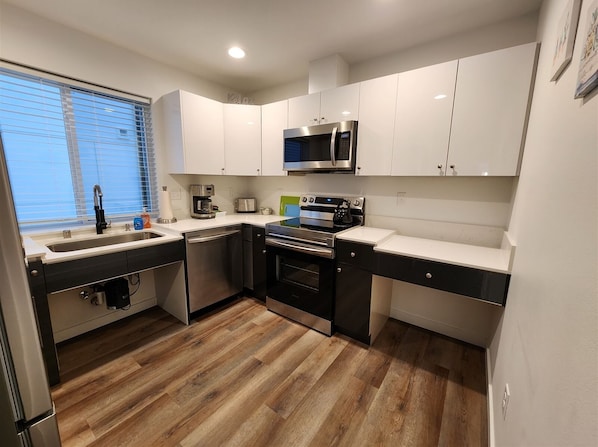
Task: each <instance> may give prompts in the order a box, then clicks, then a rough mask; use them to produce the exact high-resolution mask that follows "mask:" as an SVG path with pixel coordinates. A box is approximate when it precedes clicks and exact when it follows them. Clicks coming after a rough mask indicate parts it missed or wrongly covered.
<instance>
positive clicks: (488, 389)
mask: <svg viewBox="0 0 598 447" xmlns="http://www.w3.org/2000/svg"><path fill="white" fill-rule="evenodd" d="M490 373H491V364H490V349H489V348H486V393H487V395H486V401H487V402H488V446H489V447H494V445H495V443H494V398H493V394H492V380H490Z"/></svg>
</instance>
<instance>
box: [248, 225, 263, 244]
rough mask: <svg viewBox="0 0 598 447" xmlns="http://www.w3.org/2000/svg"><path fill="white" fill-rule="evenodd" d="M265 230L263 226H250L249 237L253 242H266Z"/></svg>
mask: <svg viewBox="0 0 598 447" xmlns="http://www.w3.org/2000/svg"><path fill="white" fill-rule="evenodd" d="M265 231H266V230H265V228H261V227H251V237H252V240H253V243H254V244H260V245H264V244H265V243H266V239H265V237H264V234H265Z"/></svg>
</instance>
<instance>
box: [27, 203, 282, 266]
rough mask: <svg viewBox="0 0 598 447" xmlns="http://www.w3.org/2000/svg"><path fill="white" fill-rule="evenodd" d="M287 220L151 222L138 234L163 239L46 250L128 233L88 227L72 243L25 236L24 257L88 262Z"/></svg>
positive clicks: (234, 217) (240, 217)
mask: <svg viewBox="0 0 598 447" xmlns="http://www.w3.org/2000/svg"><path fill="white" fill-rule="evenodd" d="M284 218H285V217H284V216H278V215H274V214H269V215H262V214H253V213H251V214H230V215H225V216H222V217H217V218H214V219H182V220H179V221H178V222H176V223H173V224H157V223H154V222H152V227H151V228H149V229H146V230H138V231H152V232H154V233H158V234H161V235H162V236H161V237H157V238H152V239H144V240H140V241H134V242H125V243H120V244H113V245H106V246H103V247H94V248H87V249H83V250H75V251H70V252H63V253H55V252H53V251H51V250H50V249H49V248H48V247H47V245H51V244H55V243H60V242H72V241H76V240H81V239H92V238H93V239H95V238H102V237H109V236H114V235H118V234H122V233H125V232H126V231H125V229H124V224H116V225H114V226H113V227H112V228H108V229H106V230H104V233H103V234H102V235H97V234H96V233H95V227H93V226H87V227H83V228H80V229H71V234H72V237H71V238H69V239H66V238H64V237H63V235H62V231H49V232H43V233H38V234H36V233H31V234H25V235H23V248H24V249H25V257H26V258H27V259H28V260H31V259H35V258H41V259H42V262H44V263H45V264H52V263H55V262H63V261H72V260H76V259H82V258H88V257H91V256H99V255H104V254H108V253H116V252H119V251H125V250H132V249H136V248H141V247H149V246H152V245H160V244H166V243H168V242H172V241H177V240H181V239H183V234H184V233H187V232H191V231H196V230H202V229H208V228H217V227H222V226H227V225H238V224H243V223H246V224H250V225H255V226H259V227H264V226H265V225H266V224H267V223H268V222H275V221H278V220H281V219H284ZM131 231H135V230H131Z"/></svg>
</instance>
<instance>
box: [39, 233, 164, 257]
mask: <svg viewBox="0 0 598 447" xmlns="http://www.w3.org/2000/svg"><path fill="white" fill-rule="evenodd" d="M156 237H162V235H161V234H158V233H154V232H152V231H143V232H135V233H124V234H115V235H112V236H110V235H108V236H99V237H96V238H93V239H79V240H74V241H68V242H56V243H54V244H48V245H46V247H48V249H50V251H53V252H55V253H64V252H66V251H76V250H84V249H86V248H97V247H105V246H106V245H115V244H124V243H126V242H135V241H143V240H147V239H154V238H156Z"/></svg>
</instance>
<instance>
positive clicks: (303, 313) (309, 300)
mask: <svg viewBox="0 0 598 447" xmlns="http://www.w3.org/2000/svg"><path fill="white" fill-rule="evenodd" d="M266 245H267V247H266V263H267V298H266V304H267V306H268V308H269V309H270V310H273V311H275V312H276V313H279V314H282V315H284V316H287V317H289V318H291V319H294V320H296V321H299V322H301V323H303V324H305V325H307V326H310V327H312V328H314V329H316V330H319V331H320V332H324V333H325V334H327V335H331V332H332V316H333V310H334V309H333V303H334V269H335V260H334V251H333V250H332V249H329V248H326V247H309V246H307V244H297V245H295V246H293V245H294V244H292V243H288V242H287V241H282V243H281V242H280V241H278V240H275V239H274V240H273V239H271V238H267V239H266ZM314 250H316V251H314ZM315 253H319V254H315ZM320 253H321V254H320ZM289 307H290V308H289ZM296 311H298V312H296ZM310 317H315V318H310ZM314 320H315V321H318V320H322V321H321V322H320V323H321V324H322V325H323V326H322V325H320V324H315V323H313V321H314Z"/></svg>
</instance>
